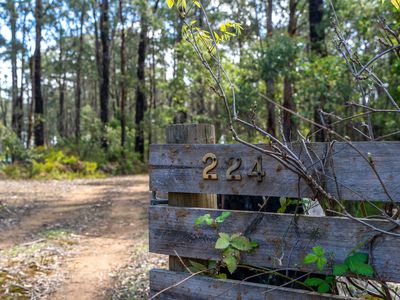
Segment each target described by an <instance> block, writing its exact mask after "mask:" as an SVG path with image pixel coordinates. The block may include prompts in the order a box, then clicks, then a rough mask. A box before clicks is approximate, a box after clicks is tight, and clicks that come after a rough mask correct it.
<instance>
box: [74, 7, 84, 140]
mask: <svg viewBox="0 0 400 300" xmlns="http://www.w3.org/2000/svg"><path fill="white" fill-rule="evenodd" d="M84 20H85V2H82V7H81V16H80V25H79V49H78V60H77V69H76V94H75V142H76V144H77V145H79V141H80V138H81V102H82V87H81V84H82V78H81V77H82V54H83V24H84Z"/></svg>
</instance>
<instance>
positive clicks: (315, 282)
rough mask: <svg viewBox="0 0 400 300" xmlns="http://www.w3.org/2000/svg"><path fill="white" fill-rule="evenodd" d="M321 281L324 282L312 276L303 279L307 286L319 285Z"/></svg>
mask: <svg viewBox="0 0 400 300" xmlns="http://www.w3.org/2000/svg"><path fill="white" fill-rule="evenodd" d="M323 282H324V281H323V280H322V279H321V278H315V277H312V278H307V279H306V280H305V281H304V284H305V285H307V286H319V285H321V284H322V283H323Z"/></svg>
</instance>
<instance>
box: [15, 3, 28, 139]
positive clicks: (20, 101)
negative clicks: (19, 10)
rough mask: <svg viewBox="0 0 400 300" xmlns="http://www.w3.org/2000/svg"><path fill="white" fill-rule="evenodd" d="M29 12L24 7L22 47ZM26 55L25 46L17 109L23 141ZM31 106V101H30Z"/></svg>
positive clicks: (23, 48)
mask: <svg viewBox="0 0 400 300" xmlns="http://www.w3.org/2000/svg"><path fill="white" fill-rule="evenodd" d="M28 13H29V10H28V9H27V8H26V7H24V19H23V26H22V45H25V42H26V32H27V24H26V19H27V16H28ZM25 54H26V48H25V46H23V47H22V50H21V70H20V72H21V73H20V74H21V75H20V78H21V85H20V87H19V96H18V103H17V108H18V110H19V112H20V114H19V115H18V118H19V119H18V120H17V123H18V124H20V125H19V128H20V129H21V140H22V131H23V130H24V80H25V79H26V85H28V78H26V76H25ZM28 99H29V95H28ZM28 104H29V101H28Z"/></svg>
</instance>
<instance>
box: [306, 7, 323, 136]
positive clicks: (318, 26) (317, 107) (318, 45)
mask: <svg viewBox="0 0 400 300" xmlns="http://www.w3.org/2000/svg"><path fill="white" fill-rule="evenodd" d="M308 4H309V23H310V24H309V25H310V50H311V54H315V55H318V56H320V57H324V56H326V55H327V52H326V47H325V28H324V26H323V16H324V12H323V0H309V1H308ZM316 100H317V101H316V103H314V104H313V106H314V122H315V123H318V124H321V123H323V122H322V121H323V120H322V119H321V113H320V111H321V109H323V107H324V104H325V102H326V99H325V96H324V95H323V94H321V95H320V97H319V99H316ZM317 129H318V128H317V127H315V128H314V130H313V131H315V130H317ZM326 138H327V137H326V133H325V131H324V130H320V131H318V133H317V134H316V135H315V141H317V142H324V141H325V140H326Z"/></svg>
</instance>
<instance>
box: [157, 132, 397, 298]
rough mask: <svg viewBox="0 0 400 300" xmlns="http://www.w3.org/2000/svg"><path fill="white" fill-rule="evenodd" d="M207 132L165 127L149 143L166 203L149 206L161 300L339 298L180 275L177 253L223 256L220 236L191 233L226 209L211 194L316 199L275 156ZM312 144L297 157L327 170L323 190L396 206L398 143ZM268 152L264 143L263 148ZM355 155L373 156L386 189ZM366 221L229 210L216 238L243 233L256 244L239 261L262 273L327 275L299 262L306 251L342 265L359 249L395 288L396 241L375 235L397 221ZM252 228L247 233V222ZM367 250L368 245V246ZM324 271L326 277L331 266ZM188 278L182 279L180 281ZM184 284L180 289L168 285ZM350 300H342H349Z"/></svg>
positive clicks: (203, 228) (204, 230)
mask: <svg viewBox="0 0 400 300" xmlns="http://www.w3.org/2000/svg"><path fill="white" fill-rule="evenodd" d="M214 140H215V137H214V134H213V129H212V127H210V126H207V125H181V126H173V127H170V128H169V129H168V133H167V142H168V143H169V144H167V145H151V148H150V161H149V164H150V189H151V190H152V191H158V192H167V193H169V194H168V195H169V196H168V199H169V204H168V206H165V205H154V206H151V207H150V211H149V234H150V251H151V252H154V253H160V254H166V255H170V256H171V257H170V270H169V271H167V270H152V271H151V273H150V289H151V294H152V295H155V294H156V293H158V292H160V291H162V290H164V289H167V288H168V287H171V288H169V289H168V290H166V291H165V292H164V293H162V294H161V295H159V297H158V298H157V299H210V298H216V297H217V298H220V299H342V298H341V297H340V296H333V295H327V294H318V293H314V292H309V291H304V290H298V289H291V288H284V287H277V286H269V285H263V284H255V283H248V282H240V281H234V280H223V279H216V278H212V277H206V276H192V277H190V278H189V279H187V278H188V277H189V275H190V274H188V273H185V272H182V271H183V270H184V268H182V263H181V262H180V260H178V259H177V258H176V257H174V256H176V254H178V255H179V256H180V257H181V258H183V261H184V262H187V259H201V260H216V261H219V260H220V259H221V254H220V251H219V250H217V249H215V247H214V245H215V242H216V240H217V239H218V233H217V232H216V230H215V229H214V228H212V227H209V226H201V228H195V226H194V223H195V220H196V219H197V218H198V217H199V216H203V215H205V214H210V215H211V217H212V218H215V217H216V216H218V215H220V214H221V212H222V211H223V210H218V209H217V206H216V195H215V194H224V195H257V196H277V197H294V198H303V197H312V196H313V195H312V193H311V191H310V189H309V188H308V186H307V185H306V184H305V183H304V182H302V181H301V180H300V181H299V178H298V176H297V175H296V174H294V173H292V172H291V171H289V170H286V169H285V168H284V167H283V166H282V165H280V164H279V163H278V162H277V161H276V160H274V159H273V158H271V157H268V156H266V155H261V154H260V153H259V152H257V151H256V150H253V149H251V148H249V147H246V146H243V145H237V144H236V145H213V144H210V143H213V142H214ZM354 145H355V146H356V148H357V149H358V150H357V151H356V150H355V149H354V148H353V147H350V146H349V145H348V144H347V143H336V144H333V145H332V144H330V145H328V144H325V143H316V144H313V145H312V146H311V147H312V149H311V150H310V151H309V153H312V156H313V157H309V156H308V155H307V156H306V155H305V154H304V153H302V150H301V147H298V149H297V150H295V151H297V153H298V154H299V156H300V157H301V158H302V160H303V161H304V164H305V165H308V166H310V165H311V164H315V161H319V163H320V164H321V167H320V168H321V171H322V166H324V172H325V176H324V178H325V187H326V190H327V191H328V192H329V193H331V194H332V195H335V196H337V197H339V198H340V199H345V200H356V201H357V200H371V201H381V202H387V201H389V196H388V195H390V197H391V198H392V199H394V200H395V201H400V181H399V175H400V159H399V158H398V155H399V153H400V143H399V142H377V143H372V142H359V143H354ZM265 147H268V146H266V145H265ZM360 153H362V154H363V155H365V157H368V158H369V159H372V160H373V164H374V167H375V170H376V173H377V174H378V175H379V177H380V179H381V181H383V182H384V183H385V189H386V190H385V189H384V188H383V187H382V184H381V183H380V182H379V180H378V179H377V175H376V174H375V173H374V172H372V171H371V166H370V164H369V163H368V162H367V161H366V160H365V159H363V158H362V157H361V156H360ZM362 221H363V222H365V223H367V224H369V225H370V226H369V227H368V226H366V225H363V224H362V223H360V222H356V221H354V220H351V219H349V218H342V217H318V216H306V215H301V216H298V217H296V221H295V223H296V224H295V226H293V222H294V216H293V215H291V214H278V213H262V212H249V211H231V215H230V216H229V217H228V218H227V219H226V220H225V221H224V222H223V223H222V224H220V226H219V228H220V232H227V233H230V234H233V233H243V232H248V235H247V237H249V238H250V239H251V240H252V241H256V242H257V243H258V245H259V247H258V248H257V249H256V250H255V251H254V252H252V253H249V254H246V253H244V254H243V255H242V257H241V263H243V264H247V265H250V266H260V267H266V268H282V267H284V268H287V269H295V270H298V271H304V272H314V273H324V272H320V271H318V270H317V269H316V268H315V266H314V265H305V264H304V263H303V260H304V257H305V256H306V255H307V254H308V253H310V252H311V249H312V247H314V246H315V245H320V246H321V247H323V248H324V249H326V251H327V252H329V253H331V255H333V257H334V260H335V262H338V263H342V262H343V261H344V260H345V259H346V257H347V256H348V255H349V254H350V253H351V252H352V251H353V250H354V249H355V248H356V247H360V248H359V249H358V250H357V251H365V252H367V253H369V254H370V255H371V256H372V257H373V260H371V261H370V264H371V265H372V266H373V268H374V277H373V278H372V279H379V280H383V281H390V282H398V283H400V256H398V255H394V254H396V253H397V251H398V249H400V238H398V237H396V236H393V235H385V234H382V235H377V233H378V232H377V231H374V230H373V229H371V228H372V227H374V228H379V229H382V230H392V232H399V231H398V230H397V229H395V230H393V223H390V222H388V221H384V220H378V219H365V220H362ZM250 224H252V226H253V228H252V230H251V231H248V228H249V225H250ZM372 238H373V239H374V243H373V247H372V248H370V249H367V246H366V245H368V241H370V240H371V239H372ZM327 269H328V270H327V273H329V272H331V270H329V268H327ZM185 278H186V280H185ZM178 282H180V284H179V285H176V286H174V287H172V286H173V285H174V284H176V283H178ZM346 299H348V298H346Z"/></svg>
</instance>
